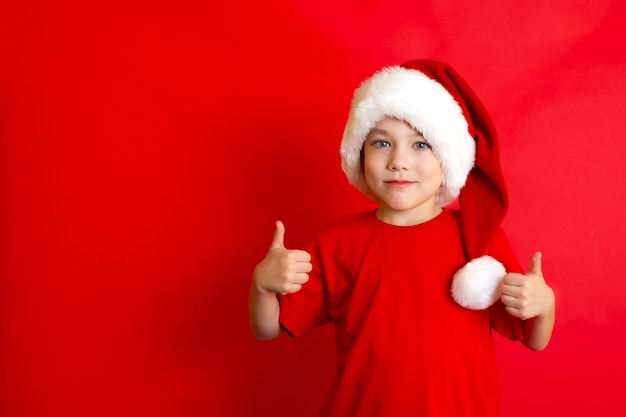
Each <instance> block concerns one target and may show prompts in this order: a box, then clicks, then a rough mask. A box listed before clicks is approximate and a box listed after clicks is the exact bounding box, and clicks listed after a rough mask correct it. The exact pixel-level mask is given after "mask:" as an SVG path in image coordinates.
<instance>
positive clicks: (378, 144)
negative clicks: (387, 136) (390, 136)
mask: <svg viewBox="0 0 626 417" xmlns="http://www.w3.org/2000/svg"><path fill="white" fill-rule="evenodd" d="M372 146H373V147H375V148H388V147H390V146H391V144H390V143H389V142H388V141H386V140H382V139H378V140H375V141H374V142H372Z"/></svg>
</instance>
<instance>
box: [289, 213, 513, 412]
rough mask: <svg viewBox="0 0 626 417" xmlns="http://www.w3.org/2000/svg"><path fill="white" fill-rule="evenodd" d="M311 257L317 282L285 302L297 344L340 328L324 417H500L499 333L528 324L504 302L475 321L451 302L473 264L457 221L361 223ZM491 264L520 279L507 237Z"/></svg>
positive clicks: (449, 217) (365, 219)
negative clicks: (312, 332) (318, 329)
mask: <svg viewBox="0 0 626 417" xmlns="http://www.w3.org/2000/svg"><path fill="white" fill-rule="evenodd" d="M309 252H310V253H311V255H312V258H313V260H312V263H313V272H312V273H311V274H310V280H309V282H308V283H306V284H305V285H304V286H303V288H302V290H301V291H299V292H297V293H294V294H290V295H287V296H281V297H280V303H281V314H280V321H281V324H282V325H283V327H284V328H285V329H286V330H287V331H288V332H289V333H290V334H292V335H293V336H297V335H298V334H300V333H301V332H302V331H304V330H306V329H309V328H311V327H314V326H319V325H322V324H326V323H333V324H334V325H335V328H336V342H337V373H336V377H335V380H334V383H333V385H332V388H331V391H330V393H329V396H328V398H327V400H326V402H325V405H324V407H323V409H322V412H321V414H320V415H322V416H337V417H339V416H341V417H346V416H350V417H363V416H377V417H381V416H393V417H401V416H421V417H424V416H429V417H433V416H442V417H450V416H466V417H470V416H476V417H490V416H495V415H497V382H496V374H495V357H494V352H493V346H492V339H491V329H492V328H494V329H496V330H497V331H498V332H499V333H501V334H503V335H504V336H505V337H507V338H509V339H511V340H519V339H521V336H522V322H521V321H520V320H518V319H515V318H513V317H512V316H510V315H509V314H507V313H506V311H505V310H504V306H503V305H502V304H501V303H500V302H497V303H496V304H494V306H492V307H491V308H490V309H487V310H481V311H473V310H467V309H465V308H463V307H460V306H459V305H457V304H456V303H455V302H454V300H453V299H452V296H451V295H450V286H451V282H452V277H453V275H454V273H455V272H456V271H458V270H459V269H460V268H461V267H462V266H463V265H465V264H466V263H467V261H468V259H467V257H466V255H465V250H464V245H463V239H462V235H461V229H460V221H459V217H458V213H457V212H456V211H453V210H444V211H443V212H442V214H440V215H439V216H437V217H436V218H434V219H432V220H430V221H428V222H426V223H422V224H419V225H415V226H394V225H390V224H387V223H384V222H381V221H380V220H378V219H377V218H376V216H375V214H374V212H373V211H372V212H367V213H360V214H356V215H352V216H349V217H348V218H346V219H344V220H343V221H341V222H339V223H337V224H335V225H333V226H331V227H330V228H328V229H326V230H325V231H323V232H322V233H321V234H319V235H318V237H317V238H316V240H315V242H314V244H313V245H312V246H311V248H309ZM488 254H489V255H491V256H493V257H494V258H496V259H498V260H499V261H500V262H502V263H503V264H504V265H505V267H506V269H507V270H508V271H517V272H519V270H520V268H519V264H518V262H517V260H516V258H515V256H514V255H513V254H512V251H511V249H510V246H509V244H508V242H507V239H506V237H505V235H504V233H503V232H502V231H501V230H500V231H499V232H498V233H497V234H496V236H495V238H494V240H493V243H492V245H491V247H490V249H489V253H488Z"/></svg>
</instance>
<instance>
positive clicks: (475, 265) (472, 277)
mask: <svg viewBox="0 0 626 417" xmlns="http://www.w3.org/2000/svg"><path fill="white" fill-rule="evenodd" d="M505 275H506V269H504V266H503V265H502V264H501V263H500V262H498V261H496V260H495V259H494V258H492V257H491V256H482V257H480V258H476V259H473V260H472V261H470V262H468V263H467V264H466V265H465V266H464V267H463V268H461V269H459V270H458V271H457V273H456V274H454V278H453V279H452V289H451V292H452V298H454V301H456V302H457V303H458V304H459V305H461V306H463V307H465V308H468V309H470V310H483V309H485V308H487V307H489V306H490V305H492V304H493V303H495V302H496V300H498V299H499V298H500V296H501V292H500V282H502V279H503V278H504V276H505Z"/></svg>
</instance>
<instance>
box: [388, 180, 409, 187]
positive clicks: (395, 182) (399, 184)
mask: <svg viewBox="0 0 626 417" xmlns="http://www.w3.org/2000/svg"><path fill="white" fill-rule="evenodd" d="M385 184H387V185H389V186H390V187H396V188H404V187H408V186H410V185H413V184H415V181H408V180H390V181H385Z"/></svg>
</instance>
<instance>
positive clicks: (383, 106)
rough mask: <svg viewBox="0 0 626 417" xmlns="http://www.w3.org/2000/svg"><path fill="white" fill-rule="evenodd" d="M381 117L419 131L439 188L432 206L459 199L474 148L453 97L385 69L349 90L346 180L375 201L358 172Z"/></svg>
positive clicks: (411, 75) (425, 80)
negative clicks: (437, 171)
mask: <svg viewBox="0 0 626 417" xmlns="http://www.w3.org/2000/svg"><path fill="white" fill-rule="evenodd" d="M385 117H395V118H397V119H400V120H404V121H405V122H407V123H408V124H410V125H411V126H412V127H413V128H414V129H416V130H417V131H419V132H421V133H422V135H423V136H424V138H425V139H426V140H427V141H428V143H429V144H430V145H431V146H432V149H433V153H434V154H435V156H436V157H437V159H438V160H439V163H440V164H441V169H442V173H443V180H442V182H443V184H442V189H441V191H440V192H439V195H438V196H437V204H438V205H439V206H440V207H444V206H446V205H448V204H450V203H451V202H452V201H454V199H456V198H457V197H458V195H459V192H460V190H461V188H462V187H463V186H464V185H465V180H466V179H467V175H468V174H469V172H470V170H471V169H472V167H473V166H474V157H475V153H476V144H475V143H474V139H473V138H472V137H471V135H470V134H469V131H468V124H467V120H466V119H465V117H464V116H463V112H462V110H461V107H460V106H459V105H458V103H457V102H456V101H455V100H454V97H452V95H451V94H450V93H449V92H448V91H447V90H446V89H445V88H444V87H443V86H442V85H441V84H439V83H438V82H436V81H435V80H433V79H431V78H429V77H427V76H426V75H424V74H423V73H421V72H420V71H417V70H414V69H407V68H403V67H399V66H394V67H388V68H385V69H383V70H381V71H379V72H378V73H376V74H374V75H373V76H372V77H371V78H370V79H368V80H366V81H365V82H364V83H363V84H361V86H360V87H359V88H358V89H357V90H356V91H355V93H354V97H353V99H352V107H351V108H350V114H349V116H348V122H347V124H346V127H345V130H344V134H343V140H342V142H341V149H340V153H341V166H342V168H343V170H344V172H345V173H346V176H347V177H348V181H350V183H351V184H353V185H354V186H355V187H356V188H358V189H359V190H360V191H361V192H362V193H364V194H365V195H367V196H369V197H370V198H372V199H374V200H376V198H375V197H374V196H373V195H372V193H371V192H370V191H369V189H368V188H367V185H366V183H365V178H364V176H363V170H362V169H361V149H362V148H363V142H365V138H366V137H367V135H368V133H369V132H370V130H371V129H372V128H373V127H374V126H375V125H376V123H378V122H379V121H380V120H382V119H384V118H385Z"/></svg>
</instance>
